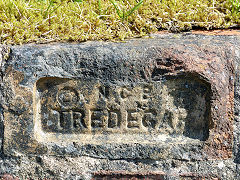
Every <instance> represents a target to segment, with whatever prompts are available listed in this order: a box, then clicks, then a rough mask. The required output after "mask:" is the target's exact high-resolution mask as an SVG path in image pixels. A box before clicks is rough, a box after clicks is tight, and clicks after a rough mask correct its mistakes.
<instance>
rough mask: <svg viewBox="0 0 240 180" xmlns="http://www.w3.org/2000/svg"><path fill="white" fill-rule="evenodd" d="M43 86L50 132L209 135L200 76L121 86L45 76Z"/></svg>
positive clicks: (42, 100) (43, 114)
mask: <svg viewBox="0 0 240 180" xmlns="http://www.w3.org/2000/svg"><path fill="white" fill-rule="evenodd" d="M44 83H45V84H48V86H45V85H44ZM49 84H51V88H49ZM39 89H41V91H39V92H40V100H39V107H40V110H39V111H40V116H39V118H38V119H39V121H40V124H41V126H42V129H43V131H45V132H46V133H70V134H71V133H74V134H79V135H80V134H89V133H90V134H91V133H92V132H94V133H103V132H106V133H107V132H108V133H159V134H168V135H182V136H187V137H190V138H196V139H201V140H204V139H206V138H207V136H208V133H207V131H208V118H207V116H208V113H209V110H208V108H207V107H208V100H207V95H206V93H207V89H206V87H205V86H204V85H203V84H201V83H199V82H196V81H191V80H168V81H165V82H161V81H159V82H152V83H139V84H134V85H131V86H123V87H122V86H116V85H111V84H108V85H104V84H101V83H99V82H97V81H89V82H88V81H81V80H61V79H59V80H58V81H51V80H50V82H49V79H47V80H46V82H44V81H43V82H42V84H39ZM196 89H197V90H198V91H196Z"/></svg>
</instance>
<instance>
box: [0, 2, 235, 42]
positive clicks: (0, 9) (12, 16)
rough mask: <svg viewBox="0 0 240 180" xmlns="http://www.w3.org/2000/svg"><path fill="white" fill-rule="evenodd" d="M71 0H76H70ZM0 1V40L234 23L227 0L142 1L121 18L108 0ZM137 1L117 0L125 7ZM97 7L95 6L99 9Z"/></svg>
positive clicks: (105, 36) (115, 35) (135, 33)
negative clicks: (129, 13) (134, 9)
mask: <svg viewBox="0 0 240 180" xmlns="http://www.w3.org/2000/svg"><path fill="white" fill-rule="evenodd" d="M75 1H76V0H75ZM75 1H74V0H0V43H7V44H21V43H29V42H37V43H38V42H48V41H78V42H81V41H86V40H124V39H125V38H129V37H141V36H144V35H147V34H149V33H153V32H156V31H158V30H161V29H168V30H171V31H184V30H190V29H192V28H193V27H201V28H206V29H212V28H228V27H229V26H233V25H236V24H239V23H240V18H239V17H240V12H239V11H236V10H235V11H233V7H232V3H231V1H230V0H226V1H224V0H211V1H207V0H198V1H195V0H145V1H144V2H143V4H142V5H141V7H140V8H139V9H138V10H137V11H135V12H134V13H133V14H132V15H131V16H129V17H128V19H127V20H125V21H122V20H121V19H120V18H119V16H118V14H117V13H116V10H115V9H114V7H113V5H112V4H111V2H110V1H109V0H101V6H99V4H98V2H99V1H97V0H83V1H82V2H81V1H79V2H75ZM137 2H139V1H137V0H128V1H123V0H119V1H117V3H119V6H121V7H122V8H124V9H126V10H129V9H131V8H132V7H133V6H134V5H135V4H137ZM99 7H101V8H99Z"/></svg>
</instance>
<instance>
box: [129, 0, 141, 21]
mask: <svg viewBox="0 0 240 180" xmlns="http://www.w3.org/2000/svg"><path fill="white" fill-rule="evenodd" d="M142 3H143V0H141V1H140V2H139V3H138V4H136V6H134V7H133V8H132V9H131V10H129V11H128V12H127V13H126V17H128V16H131V14H132V13H133V12H134V11H136V10H137V9H138V8H139V7H140V6H141V5H142Z"/></svg>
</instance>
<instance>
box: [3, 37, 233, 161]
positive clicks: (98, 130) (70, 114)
mask: <svg viewBox="0 0 240 180" xmlns="http://www.w3.org/2000/svg"><path fill="white" fill-rule="evenodd" d="M2 71H3V86H2V89H3V90H2V93H3V102H1V103H2V106H3V108H4V147H3V149H4V152H5V153H6V154H9V155H11V154H13V155H14V154H18V153H23V154H49V155H71V156H73V157H74V156H81V155H84V156H91V157H97V158H108V159H155V160H156V159H182V160H203V159H226V158H230V157H231V155H232V119H233V62H232V54H231V46H229V47H227V48H226V44H225V45H224V46H223V45H221V44H219V43H218V41H217V40H216V41H210V40H205V41H203V40H198V41H193V40H192V39H187V38H186V39H182V40H180V39H175V38H169V39H166V38H165V39H161V38H156V39H151V40H132V41H130V42H128V43H127V44H125V43H100V42H88V43H83V44H51V45H25V46H14V47H12V49H11V54H10V58H9V59H8V60H7V61H6V62H4V64H3V67H2Z"/></svg>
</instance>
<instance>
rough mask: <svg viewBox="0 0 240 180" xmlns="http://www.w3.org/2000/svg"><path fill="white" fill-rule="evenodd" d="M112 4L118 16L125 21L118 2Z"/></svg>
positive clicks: (111, 0)
mask: <svg viewBox="0 0 240 180" xmlns="http://www.w3.org/2000/svg"><path fill="white" fill-rule="evenodd" d="M110 2H111V3H112V4H113V6H114V8H115V9H116V11H117V14H118V16H119V17H120V18H121V19H123V16H122V14H121V13H120V9H119V8H118V6H117V3H116V1H115V0H110Z"/></svg>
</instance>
